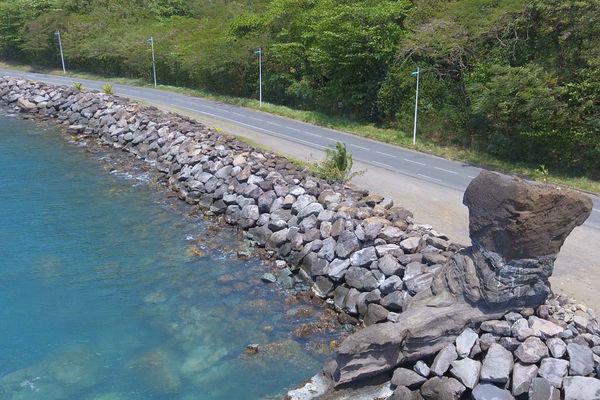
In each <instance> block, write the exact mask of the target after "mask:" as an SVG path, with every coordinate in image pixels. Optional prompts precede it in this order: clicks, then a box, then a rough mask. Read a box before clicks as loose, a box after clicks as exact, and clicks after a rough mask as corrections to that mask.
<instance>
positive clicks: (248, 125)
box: [179, 106, 327, 149]
mask: <svg viewBox="0 0 600 400" xmlns="http://www.w3.org/2000/svg"><path fill="white" fill-rule="evenodd" d="M179 107H181V108H184V109H186V110H189V111H193V112H197V113H200V114H205V115H208V116H210V117H214V118H218V119H222V120H225V121H230V122H234V123H236V124H239V125H243V126H247V127H248V128H252V129H256V130H259V131H263V132H265V133H268V134H270V135H273V136H277V137H279V138H282V139H286V140H291V141H293V142H298V143H302V144H306V145H308V146H312V147H317V148H320V149H327V147H325V146H321V145H320V144H317V143H313V142H309V141H308V140H302V139H298V138H295V137H290V136H286V135H281V134H279V133H277V132H274V131H271V130H269V129H265V128H261V127H260V126H256V125H250V124H246V123H244V122H240V121H236V120H235V119H231V118H227V117H223V116H220V115H217V114H213V113H209V112H206V111H200V110H195V109H193V108H189V107H184V106H179Z"/></svg>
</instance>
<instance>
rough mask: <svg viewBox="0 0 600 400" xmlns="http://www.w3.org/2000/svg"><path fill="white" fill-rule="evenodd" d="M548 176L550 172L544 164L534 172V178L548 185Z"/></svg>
mask: <svg viewBox="0 0 600 400" xmlns="http://www.w3.org/2000/svg"><path fill="white" fill-rule="evenodd" d="M549 176H550V172H549V171H548V168H546V166H545V165H544V164H541V165H540V166H539V167H537V168H536V169H535V171H534V178H535V179H537V180H541V181H542V182H544V183H548V177H549Z"/></svg>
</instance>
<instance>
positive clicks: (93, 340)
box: [0, 115, 324, 400]
mask: <svg viewBox="0 0 600 400" xmlns="http://www.w3.org/2000/svg"><path fill="white" fill-rule="evenodd" d="M101 155H102V154H92V153H90V152H86V151H85V149H84V148H82V147H81V146H78V145H76V144H73V143H69V142H67V141H66V140H65V139H64V138H63V137H60V136H59V135H58V134H56V132H53V130H52V128H41V127H39V126H37V125H34V124H33V123H31V122H29V121H22V120H19V119H16V118H13V117H10V116H7V115H0V399H3V400H9V399H10V400H17V399H19V400H21V399H22V400H35V399H43V400H55V399H61V400H63V399H68V400H70V399H73V400H75V399H76V400H88V399H89V400H123V399H161V400H162V399H185V400H188V399H190V400H191V399H206V400H212V399H215V400H216V399H260V398H271V397H274V396H276V395H277V394H280V393H282V392H284V390H285V389H286V388H289V387H292V386H295V385H296V384H299V383H301V382H302V381H303V380H304V379H306V378H308V377H309V376H311V375H312V374H314V373H315V371H317V370H318V369H319V366H320V364H321V362H322V360H323V357H324V356H323V355H322V354H319V353H315V352H312V351H309V350H307V349H309V348H311V347H310V345H309V344H308V343H303V342H301V341H298V340H294V336H293V335H291V333H290V332H291V331H292V330H293V329H294V328H295V327H296V326H297V324H298V323H299V321H297V320H296V319H295V318H291V317H289V315H290V311H289V309H288V308H286V306H285V305H284V302H283V301H282V299H283V297H282V295H281V293H280V292H279V291H277V290H276V289H275V287H274V286H269V285H265V284H262V283H261V282H260V281H259V278H260V276H261V274H262V273H263V272H265V271H266V270H267V269H268V267H267V266H265V265H263V264H262V263H261V262H260V261H259V260H258V259H250V260H246V261H244V260H239V259H238V258H237V257H236V256H235V251H236V248H237V247H239V246H240V243H241V242H240V241H239V240H237V239H236V237H235V235H233V233H232V231H227V230H222V231H215V230H213V229H211V228H210V227H209V226H208V225H207V224H206V223H204V222H203V221H202V220H201V219H198V218H195V217H193V216H191V215H190V211H191V208H187V206H185V205H184V204H180V202H178V201H174V200H169V199H168V198H167V196H166V195H165V193H162V192H160V191H159V190H156V188H153V187H152V186H149V185H147V184H141V183H140V179H141V178H143V177H144V174H143V173H142V172H140V173H139V174H138V175H136V176H133V177H131V176H129V177H128V176H127V175H126V174H124V173H116V172H115V171H112V173H110V168H108V167H107V164H104V168H102V167H101V163H99V161H98V158H99V157H100V156H101ZM296 307H298V305H296ZM300 322H303V321H300ZM304 322H306V321H304ZM249 343H260V344H264V345H265V346H264V350H261V352H259V354H258V355H256V356H252V357H251V356H246V355H245V354H244V349H245V347H246V345H247V344H249Z"/></svg>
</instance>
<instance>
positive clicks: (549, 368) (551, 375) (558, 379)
mask: <svg viewBox="0 0 600 400" xmlns="http://www.w3.org/2000/svg"><path fill="white" fill-rule="evenodd" d="M568 368H569V362H568V361H567V360H559V359H557V358H550V357H549V358H544V359H543V360H542V363H541V364H540V368H539V370H538V375H539V376H541V377H542V378H545V379H546V380H547V381H548V382H550V384H551V385H552V386H554V387H555V388H559V389H560V387H561V386H562V381H563V378H564V377H565V376H567V370H568Z"/></svg>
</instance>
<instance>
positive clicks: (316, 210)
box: [292, 203, 323, 218]
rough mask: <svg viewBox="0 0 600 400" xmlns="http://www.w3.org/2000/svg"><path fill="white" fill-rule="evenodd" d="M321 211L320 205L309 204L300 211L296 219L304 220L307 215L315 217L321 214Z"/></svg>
mask: <svg viewBox="0 0 600 400" xmlns="http://www.w3.org/2000/svg"><path fill="white" fill-rule="evenodd" d="M293 209H294V207H293V206H292V210H293ZM321 211H323V206H322V205H321V204H319V203H311V204H309V205H307V206H306V207H304V208H303V209H302V210H300V212H299V213H298V218H306V217H308V216H309V215H314V216H315V217H316V216H318V215H319V214H320V213H321Z"/></svg>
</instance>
